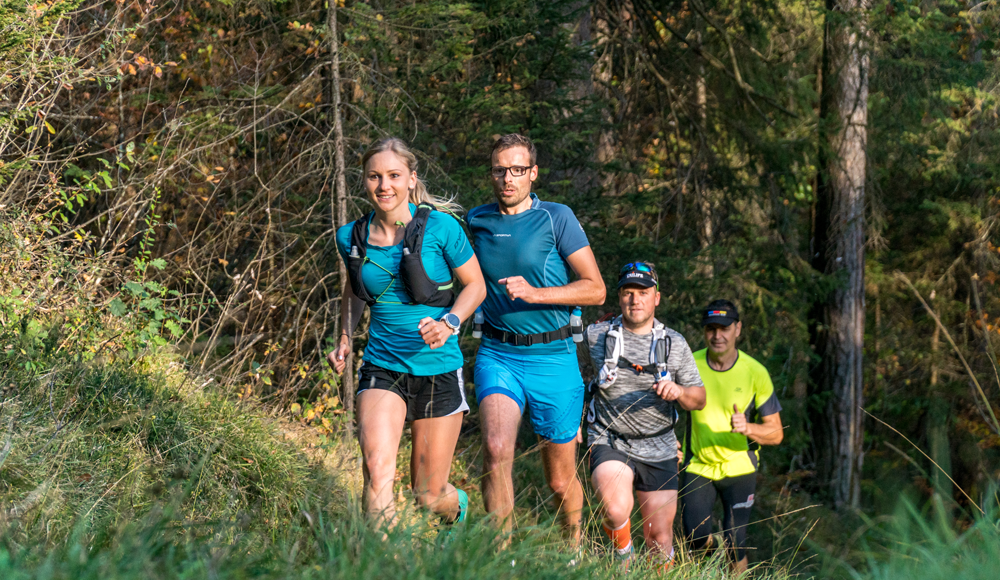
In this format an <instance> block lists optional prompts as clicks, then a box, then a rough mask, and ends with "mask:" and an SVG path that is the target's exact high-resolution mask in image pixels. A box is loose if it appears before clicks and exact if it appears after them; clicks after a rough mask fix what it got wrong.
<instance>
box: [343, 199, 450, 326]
mask: <svg viewBox="0 0 1000 580" xmlns="http://www.w3.org/2000/svg"><path fill="white" fill-rule="evenodd" d="M436 210H437V208H436V207H434V206H433V205H431V204H429V203H421V204H418V205H417V211H416V212H414V214H413V219H412V220H410V223H408V224H406V228H405V229H404V230H403V259H402V260H400V262H399V278H400V280H402V282H403V288H404V289H405V290H406V293H407V294H408V295H409V296H410V298H411V299H412V300H413V303H414V304H426V305H427V306H445V307H447V306H451V305H452V304H454V303H455V290H454V288H455V280H454V278H452V279H449V280H448V281H447V282H435V281H434V280H431V278H430V276H428V275H427V270H425V269H424V262H423V260H422V259H421V250H422V249H423V246H424V234H425V233H426V231H427V218H428V217H429V216H430V213H431V211H436ZM374 213H375V212H372V213H370V214H368V215H367V216H365V217H363V218H361V219H359V220H357V221H356V222H354V227H353V228H351V252H350V254H349V255H348V257H347V273H348V275H349V276H350V278H351V289H352V290H354V295H355V296H357V297H358V298H360V299H362V300H364V301H365V304H367V305H368V306H371V305H372V304H375V302H376V301H377V298H378V297H377V296H376V297H372V295H371V294H369V293H368V291H367V290H366V289H365V285H364V283H363V282H362V281H361V266H363V265H364V264H365V262H367V261H368V256H367V252H366V244H367V240H368V225H369V224H370V223H371V219H372V217H373V215H374Z"/></svg>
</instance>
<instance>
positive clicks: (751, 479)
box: [680, 473, 757, 562]
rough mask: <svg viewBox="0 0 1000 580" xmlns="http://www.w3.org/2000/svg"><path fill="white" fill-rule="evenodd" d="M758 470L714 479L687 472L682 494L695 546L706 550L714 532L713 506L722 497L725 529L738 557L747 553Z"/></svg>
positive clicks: (687, 533) (687, 529)
mask: <svg viewBox="0 0 1000 580" xmlns="http://www.w3.org/2000/svg"><path fill="white" fill-rule="evenodd" d="M756 488H757V474H756V473H748V474H747V475H740V476H737V477H727V478H725V479H720V480H718V481H712V480H711V479H707V478H704V477H701V476H700V475H694V474H691V473H685V474H684V476H683V480H682V482H681V489H680V497H681V502H682V504H683V507H682V512H681V513H682V516H681V517H682V520H683V522H684V536H685V537H686V538H687V539H688V540H689V541H690V542H691V548H692V549H693V550H696V551H697V550H703V549H704V548H705V546H706V544H708V539H709V536H711V534H712V508H713V507H714V506H715V498H716V496H718V497H719V498H720V499H722V513H723V519H722V531H723V533H724V534H725V536H726V545H727V547H728V548H729V551H730V555H731V556H733V559H734V561H736V562H739V561H740V560H742V559H743V558H744V556H746V542H747V524H749V523H750V509H751V507H752V506H753V496H754V491H755V490H756Z"/></svg>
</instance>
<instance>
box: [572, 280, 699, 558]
mask: <svg viewBox="0 0 1000 580" xmlns="http://www.w3.org/2000/svg"><path fill="white" fill-rule="evenodd" d="M618 304H619V306H620V307H621V311H622V313H621V316H618V317H617V318H614V319H612V320H610V321H607V322H599V323H597V324H591V325H590V326H589V327H587V346H588V347H589V348H590V358H591V359H592V360H593V361H594V366H595V367H596V368H597V369H599V370H600V373H599V377H598V380H597V382H596V384H595V388H594V389H593V393H594V396H593V398H592V399H591V401H590V407H589V409H588V411H587V423H588V427H587V443H588V444H589V445H590V477H591V481H592V482H593V486H594V491H595V492H596V494H597V498H598V500H599V501H600V504H601V510H602V512H603V514H604V522H603V523H604V526H603V527H604V533H605V534H606V535H607V536H608V538H609V539H610V540H611V543H612V545H613V546H614V548H615V553H616V555H617V556H618V558H619V559H621V560H622V561H623V565H624V566H626V567H627V566H628V564H629V561H631V560H632V558H633V549H632V534H631V521H630V519H629V518H630V517H631V515H632V508H633V506H634V501H633V497H632V490H633V489H634V490H635V492H636V494H637V495H638V497H639V511H640V513H641V514H642V533H643V536H644V537H645V540H646V547H647V549H649V559H650V560H651V563H652V565H653V566H655V567H657V568H660V569H666V568H669V567H670V565H671V564H672V562H673V557H674V549H673V536H674V534H673V526H674V516H675V515H676V513H677V449H678V447H679V445H678V443H677V437H676V436H675V435H674V423H675V421H676V420H677V417H678V412H677V409H678V408H680V409H683V410H685V411H691V410H695V409H701V408H703V407H704V406H705V388H704V386H703V385H702V382H701V377H700V376H699V375H698V367H697V365H696V364H695V362H694V357H693V356H692V355H691V347H689V346H688V343H687V341H686V340H684V337H683V336H681V334H680V333H678V332H677V331H675V330H673V329H671V328H667V327H666V326H664V325H663V324H662V323H661V322H660V321H658V320H656V317H655V314H656V307H657V306H659V304H660V288H659V284H658V281H657V277H656V270H655V269H654V268H653V266H652V265H651V264H648V263H646V262H632V263H630V264H626V265H625V267H623V268H622V269H621V271H620V272H619V274H618Z"/></svg>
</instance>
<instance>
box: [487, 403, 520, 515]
mask: <svg viewBox="0 0 1000 580" xmlns="http://www.w3.org/2000/svg"><path fill="white" fill-rule="evenodd" d="M479 421H480V424H481V425H482V429H483V503H484V504H486V511H487V512H488V513H490V514H492V515H493V517H494V518H495V519H496V521H497V523H499V524H500V527H501V529H503V530H504V531H507V532H509V531H510V530H511V528H512V526H513V524H514V522H513V518H512V517H511V514H512V513H513V511H514V480H513V478H512V477H511V470H512V469H513V466H514V446H515V444H516V443H517V426H518V424H519V423H520V422H521V407H520V406H518V404H517V401H515V400H514V399H511V398H510V397H508V396H506V395H501V394H498V393H497V394H492V395H487V396H486V397H485V398H484V399H483V401H482V402H481V403H480V404H479Z"/></svg>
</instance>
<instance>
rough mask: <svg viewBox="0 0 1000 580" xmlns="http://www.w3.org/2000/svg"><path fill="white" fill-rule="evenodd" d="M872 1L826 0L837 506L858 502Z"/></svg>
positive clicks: (824, 193) (824, 311)
mask: <svg viewBox="0 0 1000 580" xmlns="http://www.w3.org/2000/svg"><path fill="white" fill-rule="evenodd" d="M867 7H868V6H867V0H827V11H828V12H827V17H826V23H825V31H824V45H823V92H822V98H821V99H822V100H821V102H820V113H821V119H822V120H821V125H820V139H821V143H820V167H821V170H822V175H821V183H820V191H819V192H818V193H819V196H818V197H819V199H818V204H817V215H816V231H815V251H816V253H815V254H814V256H813V266H814V267H815V268H816V269H817V270H819V271H821V272H823V273H825V274H828V275H831V276H834V277H836V278H837V279H838V281H839V283H838V285H837V287H836V289H835V290H834V291H833V292H831V293H830V295H829V296H828V298H827V300H826V302H824V303H822V304H818V305H817V308H816V311H815V313H814V314H815V320H814V322H815V323H816V325H815V326H814V334H813V339H814V345H815V347H816V351H817V353H818V354H819V355H820V356H821V357H822V360H821V362H820V364H819V365H817V367H816V368H815V369H814V373H815V374H814V377H813V383H814V388H815V389H816V391H817V393H816V394H817V395H818V396H817V397H815V401H816V403H817V407H815V408H814V409H815V410H816V411H817V414H816V415H815V416H814V417H813V425H814V431H815V433H814V437H813V439H814V441H815V444H816V446H817V449H816V451H817V457H816V459H817V469H818V472H819V476H820V478H821V479H820V481H822V482H825V483H826V484H827V485H828V486H829V488H828V490H829V492H830V495H831V498H832V500H833V503H834V505H835V506H836V507H838V508H844V507H850V508H857V507H858V506H859V500H860V491H861V486H860V475H861V462H862V454H861V443H862V420H861V419H862V413H861V406H862V383H863V381H862V355H863V348H864V321H865V294H864V288H865V287H864V270H865V257H864V243H865V239H864V208H865V169H866V162H867V152H866V145H867V122H868V56H867V54H866V52H865V48H864V45H863V44H864V43H863V39H864V34H865V28H864V19H865V13H866V10H867Z"/></svg>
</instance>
